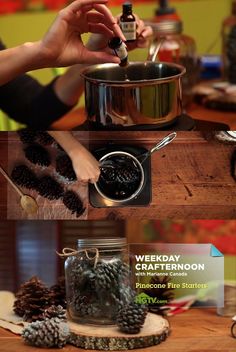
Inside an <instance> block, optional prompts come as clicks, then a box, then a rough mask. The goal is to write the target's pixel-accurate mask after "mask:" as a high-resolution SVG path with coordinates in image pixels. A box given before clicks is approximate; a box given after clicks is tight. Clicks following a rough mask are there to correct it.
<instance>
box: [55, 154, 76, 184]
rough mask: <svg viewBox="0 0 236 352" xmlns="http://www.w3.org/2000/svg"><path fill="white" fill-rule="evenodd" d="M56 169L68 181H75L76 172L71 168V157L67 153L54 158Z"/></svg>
mask: <svg viewBox="0 0 236 352" xmlns="http://www.w3.org/2000/svg"><path fill="white" fill-rule="evenodd" d="M56 171H57V172H58V174H59V175H61V176H63V177H65V178H66V179H67V180H68V181H75V180H76V174H75V172H74V169H73V165H72V162H71V159H70V158H69V156H68V155H67V154H62V155H59V156H58V157H57V159H56Z"/></svg>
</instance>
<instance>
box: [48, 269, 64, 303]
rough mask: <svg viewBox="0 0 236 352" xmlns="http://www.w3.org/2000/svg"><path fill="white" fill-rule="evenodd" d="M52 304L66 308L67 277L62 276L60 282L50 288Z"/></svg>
mask: <svg viewBox="0 0 236 352" xmlns="http://www.w3.org/2000/svg"><path fill="white" fill-rule="evenodd" d="M50 291H51V296H52V304H54V305H55V306H62V307H63V308H66V284H65V277H64V276H61V277H59V279H58V282H57V283H56V284H55V285H53V286H52V287H51V288H50Z"/></svg>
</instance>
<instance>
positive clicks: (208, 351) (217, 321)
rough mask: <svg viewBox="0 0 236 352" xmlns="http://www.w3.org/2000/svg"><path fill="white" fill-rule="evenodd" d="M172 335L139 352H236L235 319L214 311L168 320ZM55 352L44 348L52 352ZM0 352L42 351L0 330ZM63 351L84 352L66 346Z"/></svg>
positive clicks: (179, 316)
mask: <svg viewBox="0 0 236 352" xmlns="http://www.w3.org/2000/svg"><path fill="white" fill-rule="evenodd" d="M169 322H170V326H171V335H170V336H169V337H168V339H167V340H166V341H165V342H163V343H162V344H160V345H158V346H153V347H148V348H144V349H138V350H137V351H140V352H176V351H177V352H218V351H219V352H235V351H236V340H235V339H233V338H232V337H231V335H230V327H231V324H232V320H231V318H229V317H220V316H217V315H216V312H215V310H214V309H201V310H200V309H190V310H189V311H187V312H185V313H182V314H179V315H176V316H174V317H170V318H169ZM53 350H55V349H43V351H45V352H50V351H53ZM0 351H1V352H16V351H17V352H42V349H40V348H36V347H30V346H26V345H25V344H24V343H23V341H22V340H21V338H20V337H19V336H17V335H14V334H12V333H10V332H9V331H6V330H4V329H1V328H0ZM63 351H64V352H76V351H77V352H83V351H85V350H83V349H80V348H76V347H73V346H70V345H67V346H66V347H64V348H63Z"/></svg>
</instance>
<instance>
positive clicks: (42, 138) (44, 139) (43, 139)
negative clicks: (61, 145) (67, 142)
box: [36, 131, 54, 145]
mask: <svg viewBox="0 0 236 352" xmlns="http://www.w3.org/2000/svg"><path fill="white" fill-rule="evenodd" d="M36 140H37V142H38V143H40V144H42V145H51V144H52V143H53V142H54V139H53V137H51V136H50V134H49V133H48V132H45V131H38V132H37V137H36Z"/></svg>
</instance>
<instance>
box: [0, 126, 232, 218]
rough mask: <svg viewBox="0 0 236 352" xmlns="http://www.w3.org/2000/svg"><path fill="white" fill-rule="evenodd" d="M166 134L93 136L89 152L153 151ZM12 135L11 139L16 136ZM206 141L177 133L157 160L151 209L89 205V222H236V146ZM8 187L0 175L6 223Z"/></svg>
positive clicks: (1, 156) (1, 138) (1, 157)
mask: <svg viewBox="0 0 236 352" xmlns="http://www.w3.org/2000/svg"><path fill="white" fill-rule="evenodd" d="M74 133H75V135H76V136H77V137H78V138H79V139H80V140H81V142H82V143H85V144H87V143H88V137H87V134H85V135H84V134H83V132H74ZM166 134H167V132H122V133H120V132H109V135H107V132H91V133H90V134H89V136H90V139H89V143H90V149H94V148H95V149H96V148H98V147H100V146H104V145H106V144H107V143H108V142H109V141H110V142H112V143H116V144H122V145H123V144H131V145H140V146H144V147H146V148H147V149H149V148H151V147H152V146H153V145H154V144H155V143H156V142H157V141H159V140H160V139H161V138H163V137H164V136H165V135H166ZM9 136H10V137H9V138H10V139H11V138H13V136H14V134H9ZM14 138H16V137H14ZM207 138H209V140H207V139H206V138H205V136H204V135H203V134H202V133H201V132H178V136H177V138H176V139H175V141H174V142H173V143H172V144H170V145H168V146H167V147H165V148H163V149H162V150H160V151H159V152H157V153H155V154H153V155H152V202H151V204H150V205H148V206H144V207H140V206H137V207H123V208H122V207H118V208H94V207H92V206H91V205H90V204H89V205H88V216H87V219H88V220H98V219H99V220H102V219H111V220H119V219H126V218H130V217H132V218H137V219H139V220H141V219H146V218H151V219H167V218H169V219H181V218H183V219H187V218H189V219H193V218H194V219H235V217H236V187H235V186H236V183H235V180H234V179H233V177H232V176H231V174H230V160H231V156H232V153H233V151H234V150H235V144H225V143H221V142H219V141H215V140H213V139H212V137H211V136H209V135H208V136H207ZM9 142H10V140H9ZM19 143H20V142H19ZM0 162H1V165H3V166H4V167H5V168H6V166H7V134H6V133H1V135H0ZM6 187H7V184H6V181H5V180H3V178H2V176H0V192H1V193H0V194H1V197H0V218H1V219H4V218H6V209H7V205H6V202H7V194H6ZM12 192H14V190H12ZM16 196H17V195H16ZM51 204H53V202H51ZM51 206H52V205H50V207H51ZM47 210H48V211H49V209H47ZM49 213H50V212H49Z"/></svg>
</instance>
